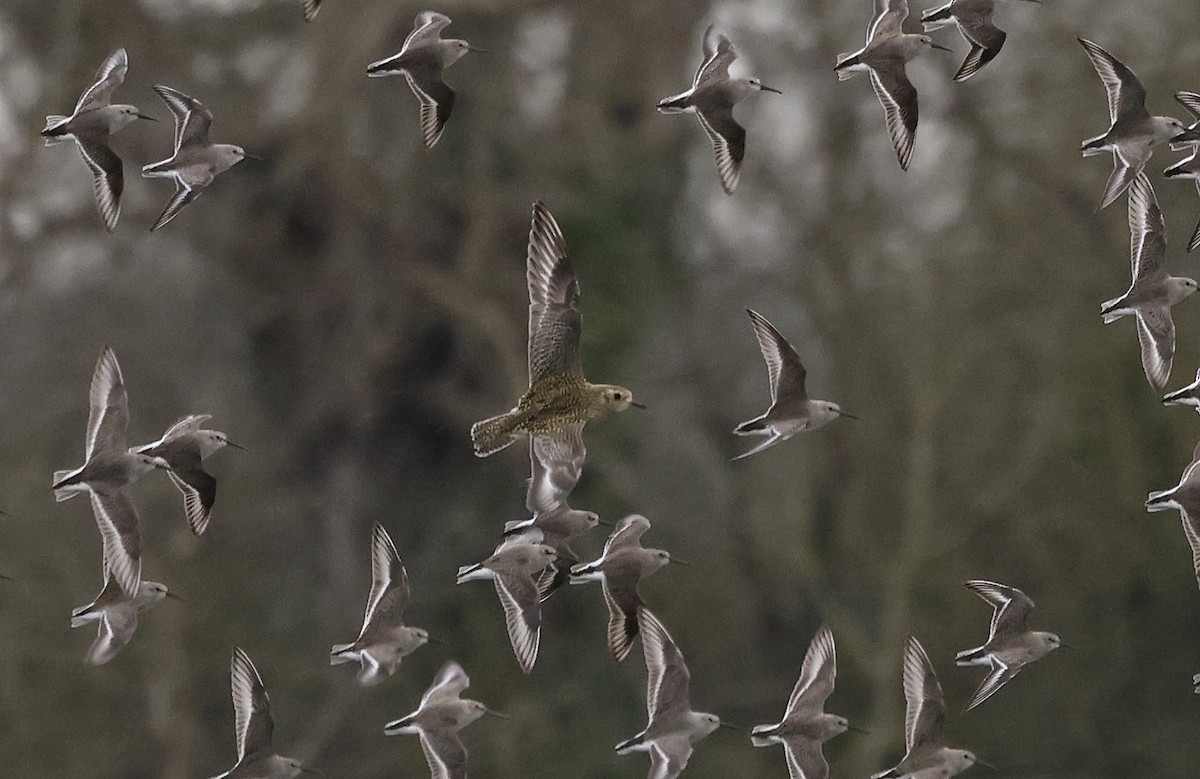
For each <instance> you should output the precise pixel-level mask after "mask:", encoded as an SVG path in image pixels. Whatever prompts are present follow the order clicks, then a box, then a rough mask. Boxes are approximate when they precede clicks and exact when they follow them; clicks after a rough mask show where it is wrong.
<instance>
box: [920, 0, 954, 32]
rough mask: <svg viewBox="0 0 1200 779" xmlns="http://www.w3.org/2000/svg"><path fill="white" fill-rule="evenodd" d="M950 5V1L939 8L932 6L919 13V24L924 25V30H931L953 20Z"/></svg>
mask: <svg viewBox="0 0 1200 779" xmlns="http://www.w3.org/2000/svg"><path fill="white" fill-rule="evenodd" d="M951 5H952V4H951V3H947V4H946V5H943V6H942V7H941V8H932V9H930V10H928V11H926V12H925V13H923V14H922V15H921V24H922V25H923V26H924V28H925V32H933V31H934V30H937V29H939V28H942V27H945V26H946V25H948V24H951V23H953V22H954V15H953V14H952V13H951V11H950V8H951Z"/></svg>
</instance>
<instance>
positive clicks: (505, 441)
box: [471, 411, 526, 457]
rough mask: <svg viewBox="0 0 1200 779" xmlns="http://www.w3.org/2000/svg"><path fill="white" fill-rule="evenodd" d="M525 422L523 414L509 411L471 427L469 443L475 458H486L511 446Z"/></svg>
mask: <svg viewBox="0 0 1200 779" xmlns="http://www.w3.org/2000/svg"><path fill="white" fill-rule="evenodd" d="M525 420H526V415H525V414H522V413H520V412H517V411H509V412H506V413H504V414H497V415H496V416H494V417H488V418H487V419H482V420H480V421H478V422H476V423H475V424H473V425H471V443H472V444H474V446H475V456H476V457H487V456H488V455H491V454H495V453H496V452H498V451H500V450H501V449H503V448H505V447H506V446H508V445H509V444H511V443H512V442H513V441H515V440H516V433H517V430H518V428H520V426H521V425H522V423H524V422H525Z"/></svg>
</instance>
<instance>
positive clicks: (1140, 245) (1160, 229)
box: [1100, 173, 1196, 390]
mask: <svg viewBox="0 0 1200 779" xmlns="http://www.w3.org/2000/svg"><path fill="white" fill-rule="evenodd" d="M1129 235H1130V243H1131V248H1130V266H1131V270H1132V275H1133V281H1132V282H1130V284H1129V289H1128V290H1127V291H1126V292H1125V294H1124V295H1122V296H1121V297H1119V298H1113V299H1112V300H1109V301H1106V302H1105V303H1104V305H1103V306H1101V307H1100V314H1101V315H1102V316H1103V317H1104V324H1106V325H1107V324H1110V323H1112V322H1115V321H1117V320H1118V319H1120V318H1121V317H1124V316H1132V317H1134V318H1135V319H1136V320H1137V334H1138V344H1139V345H1140V346H1141V351H1142V370H1143V371H1145V373H1146V380H1147V381H1149V382H1150V386H1151V387H1154V388H1155V389H1156V390H1162V388H1163V387H1165V386H1166V385H1167V380H1168V379H1169V378H1170V376H1171V363H1172V362H1173V361H1174V359H1175V321H1174V320H1173V319H1172V318H1171V306H1174V305H1175V304H1176V303H1178V302H1180V301H1181V300H1183V299H1184V298H1186V297H1188V296H1189V295H1191V294H1192V293H1194V292H1195V291H1196V282H1195V280H1194V279H1189V278H1185V277H1182V276H1171V275H1168V274H1167V269H1166V264H1165V261H1166V256H1167V228H1166V224H1165V223H1164V222H1163V214H1162V209H1161V208H1159V207H1158V198H1156V197H1155V196H1154V188H1153V187H1151V186H1150V179H1148V178H1146V174H1144V173H1139V174H1138V176H1137V178H1136V179H1134V182H1133V185H1132V186H1131V187H1130V188H1129Z"/></svg>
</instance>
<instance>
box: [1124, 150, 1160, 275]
mask: <svg viewBox="0 0 1200 779" xmlns="http://www.w3.org/2000/svg"><path fill="white" fill-rule="evenodd" d="M1166 234H1167V228H1166V224H1165V223H1164V221H1163V214H1162V209H1161V208H1159V205H1158V198H1157V197H1156V196H1155V194H1154V187H1152V186H1151V185H1150V179H1149V178H1147V177H1146V174H1145V173H1144V172H1139V173H1138V174H1137V178H1135V179H1134V180H1133V183H1132V184H1131V185H1130V187H1129V240H1130V247H1129V258H1130V264H1131V266H1132V271H1133V279H1134V283H1137V282H1146V281H1158V280H1161V279H1165V278H1166V276H1167V270H1166V267H1165V264H1164V258H1165V257H1166V254H1167V238H1166Z"/></svg>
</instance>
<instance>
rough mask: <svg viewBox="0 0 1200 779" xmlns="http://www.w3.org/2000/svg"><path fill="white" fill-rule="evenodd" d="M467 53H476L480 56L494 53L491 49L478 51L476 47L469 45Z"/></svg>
mask: <svg viewBox="0 0 1200 779" xmlns="http://www.w3.org/2000/svg"><path fill="white" fill-rule="evenodd" d="M467 51H477V52H479V53H480V54H494V53H495V52H493V51H492V50H491V49H480V48H477V47H475V46H471V45H468V46H467Z"/></svg>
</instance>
